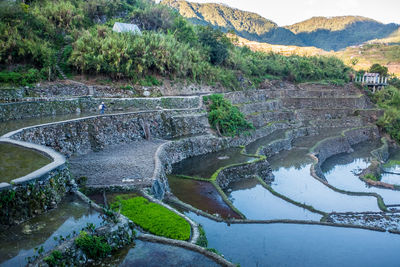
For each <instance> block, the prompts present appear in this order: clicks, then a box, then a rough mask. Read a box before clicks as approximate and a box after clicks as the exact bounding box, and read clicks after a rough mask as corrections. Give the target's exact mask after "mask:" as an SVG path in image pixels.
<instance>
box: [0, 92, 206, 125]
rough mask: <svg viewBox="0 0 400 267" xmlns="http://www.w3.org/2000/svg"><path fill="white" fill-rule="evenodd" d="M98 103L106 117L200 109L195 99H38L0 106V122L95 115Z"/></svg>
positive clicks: (198, 102) (197, 98) (199, 101)
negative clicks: (139, 112) (54, 116)
mask: <svg viewBox="0 0 400 267" xmlns="http://www.w3.org/2000/svg"><path fill="white" fill-rule="evenodd" d="M0 91H1V90H0ZM101 102H104V103H105V105H106V113H107V112H112V111H137V110H157V109H196V108H198V107H199V106H200V105H201V99H200V97H197V96H193V97H161V98H92V97H80V98H71V99H54V98H48V99H47V100H46V99H40V101H27V102H16V103H0V122H1V121H8V120H18V119H24V118H32V117H43V116H50V115H56V114H57V115H61V114H72V113H81V112H99V110H98V106H99V105H100V104H101Z"/></svg>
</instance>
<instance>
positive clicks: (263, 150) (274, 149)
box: [257, 128, 316, 157]
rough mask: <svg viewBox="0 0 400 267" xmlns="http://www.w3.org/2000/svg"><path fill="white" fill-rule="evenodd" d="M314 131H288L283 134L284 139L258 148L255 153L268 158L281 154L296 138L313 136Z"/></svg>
mask: <svg viewBox="0 0 400 267" xmlns="http://www.w3.org/2000/svg"><path fill="white" fill-rule="evenodd" d="M315 131H316V130H315V129H313V128H298V129H294V130H288V131H287V132H286V133H285V138H283V139H278V140H275V141H273V142H271V143H269V144H268V145H266V146H263V147H260V148H259V149H258V151H257V153H258V154H259V155H264V156H267V157H270V156H272V155H274V154H277V153H279V152H281V151H282V150H290V149H291V148H292V143H293V141H294V140H295V139H296V138H299V137H302V136H306V135H313V134H315V133H316V132H315Z"/></svg>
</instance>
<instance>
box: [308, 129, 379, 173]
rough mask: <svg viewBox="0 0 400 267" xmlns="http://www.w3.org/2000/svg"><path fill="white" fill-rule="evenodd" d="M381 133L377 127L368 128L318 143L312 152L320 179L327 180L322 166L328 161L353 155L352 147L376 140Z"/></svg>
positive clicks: (345, 132) (352, 130)
mask: <svg viewBox="0 0 400 267" xmlns="http://www.w3.org/2000/svg"><path fill="white" fill-rule="evenodd" d="M378 137H379V131H378V128H377V127H376V126H366V127H361V128H355V129H350V130H346V131H343V132H342V134H341V135H340V136H335V137H330V138H327V139H324V140H322V141H321V142H318V143H317V144H316V145H315V146H314V147H313V148H312V149H311V150H310V152H311V153H312V154H313V155H314V156H315V157H316V158H317V162H316V163H315V164H314V167H313V168H314V171H315V173H316V175H317V176H318V177H320V178H321V179H325V176H324V175H323V173H322V170H321V165H322V164H323V163H324V162H325V160H326V159H328V158H329V157H332V156H334V155H337V154H340V153H351V152H352V151H353V149H352V146H353V145H356V144H358V143H361V142H364V141H367V140H371V139H376V138H378Z"/></svg>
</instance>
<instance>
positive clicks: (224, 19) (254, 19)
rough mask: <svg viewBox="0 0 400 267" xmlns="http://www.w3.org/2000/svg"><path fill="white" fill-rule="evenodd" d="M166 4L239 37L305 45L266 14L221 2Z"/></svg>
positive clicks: (166, 1)
mask: <svg viewBox="0 0 400 267" xmlns="http://www.w3.org/2000/svg"><path fill="white" fill-rule="evenodd" d="M161 3H162V4H164V5H167V6H170V7H173V8H175V9H177V10H178V11H179V13H181V15H182V16H184V17H186V18H188V19H189V20H191V21H192V22H194V23H197V24H201V25H212V26H213V27H217V28H220V29H221V30H223V31H225V32H228V31H230V30H233V31H235V33H236V34H238V35H239V36H241V37H243V38H246V39H249V40H254V41H260V42H267V43H270V44H286V45H303V43H302V41H301V40H300V39H299V38H297V37H296V35H295V34H293V33H292V32H291V31H290V30H288V29H285V28H282V27H279V26H278V25H277V24H276V23H275V22H273V21H271V20H268V19H266V18H263V17H262V16H260V15H258V14H256V13H252V12H247V11H242V10H239V9H236V8H232V7H229V6H227V5H221V4H213V3H206V4H198V3H191V2H186V1H183V0H163V1H162V2H161Z"/></svg>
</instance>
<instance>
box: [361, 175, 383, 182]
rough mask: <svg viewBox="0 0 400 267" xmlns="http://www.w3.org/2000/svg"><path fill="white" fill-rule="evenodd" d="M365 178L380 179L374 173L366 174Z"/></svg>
mask: <svg viewBox="0 0 400 267" xmlns="http://www.w3.org/2000/svg"><path fill="white" fill-rule="evenodd" d="M364 179H369V180H372V181H380V178H379V177H376V176H375V175H374V174H372V173H368V174H367V175H365V176H364Z"/></svg>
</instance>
